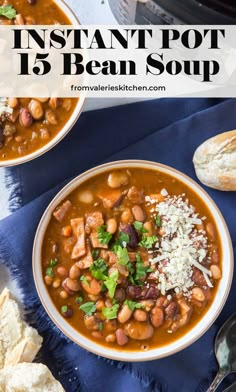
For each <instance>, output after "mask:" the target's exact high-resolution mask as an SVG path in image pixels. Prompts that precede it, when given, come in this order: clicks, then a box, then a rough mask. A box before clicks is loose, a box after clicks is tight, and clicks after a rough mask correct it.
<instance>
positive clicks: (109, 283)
mask: <svg viewBox="0 0 236 392" xmlns="http://www.w3.org/2000/svg"><path fill="white" fill-rule="evenodd" d="M118 277H119V272H118V270H114V271H113V272H112V273H111V275H110V276H109V277H107V278H106V280H105V282H104V285H105V286H106V288H107V290H108V295H109V297H110V298H113V297H114V294H115V291H116V286H117V279H118Z"/></svg>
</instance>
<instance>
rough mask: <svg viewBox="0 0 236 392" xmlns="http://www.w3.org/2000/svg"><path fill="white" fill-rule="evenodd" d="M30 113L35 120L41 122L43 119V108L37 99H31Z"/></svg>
mask: <svg viewBox="0 0 236 392" xmlns="http://www.w3.org/2000/svg"><path fill="white" fill-rule="evenodd" d="M28 107H29V111H30V113H31V115H32V117H33V118H34V119H35V120H40V119H41V118H42V117H43V107H42V105H41V103H40V102H39V101H37V100H36V99H31V101H30V103H29V106H28Z"/></svg>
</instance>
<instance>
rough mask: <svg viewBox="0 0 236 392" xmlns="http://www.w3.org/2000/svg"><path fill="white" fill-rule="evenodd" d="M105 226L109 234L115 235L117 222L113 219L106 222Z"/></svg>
mask: <svg viewBox="0 0 236 392" xmlns="http://www.w3.org/2000/svg"><path fill="white" fill-rule="evenodd" d="M106 225H107V229H106V230H107V231H108V233H110V234H115V232H116V230H117V221H116V219H115V218H110V219H108V220H107V221H106Z"/></svg>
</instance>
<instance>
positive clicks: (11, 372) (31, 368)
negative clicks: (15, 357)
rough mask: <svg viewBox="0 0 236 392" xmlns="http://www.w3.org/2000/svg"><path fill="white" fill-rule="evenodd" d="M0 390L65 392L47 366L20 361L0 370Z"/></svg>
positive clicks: (10, 391)
mask: <svg viewBox="0 0 236 392" xmlns="http://www.w3.org/2000/svg"><path fill="white" fill-rule="evenodd" d="M0 392H65V390H64V389H63V387H62V386H61V384H60V383H59V381H57V380H56V379H55V378H54V377H53V375H52V373H51V372H50V370H49V369H48V368H47V366H45V365H42V364H41V363H18V364H16V365H13V366H7V367H5V368H4V369H1V370H0Z"/></svg>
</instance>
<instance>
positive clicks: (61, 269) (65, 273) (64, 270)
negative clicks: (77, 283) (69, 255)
mask: <svg viewBox="0 0 236 392" xmlns="http://www.w3.org/2000/svg"><path fill="white" fill-rule="evenodd" d="M57 273H58V275H60V276H61V277H62V278H67V276H69V271H68V269H67V268H66V267H63V265H60V266H59V267H57Z"/></svg>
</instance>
